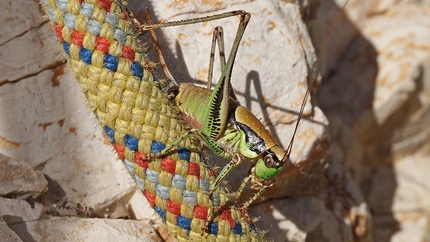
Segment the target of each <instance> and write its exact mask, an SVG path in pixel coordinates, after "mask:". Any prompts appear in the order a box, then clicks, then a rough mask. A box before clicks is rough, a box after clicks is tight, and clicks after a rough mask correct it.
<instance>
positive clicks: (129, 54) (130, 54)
mask: <svg viewBox="0 0 430 242" xmlns="http://www.w3.org/2000/svg"><path fill="white" fill-rule="evenodd" d="M122 56H123V57H124V58H127V59H129V60H131V61H134V50H133V49H132V48H130V47H128V46H124V48H122Z"/></svg>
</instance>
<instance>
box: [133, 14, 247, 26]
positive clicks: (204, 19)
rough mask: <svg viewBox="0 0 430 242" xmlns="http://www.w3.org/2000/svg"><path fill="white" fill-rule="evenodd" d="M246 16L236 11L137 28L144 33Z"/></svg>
mask: <svg viewBox="0 0 430 242" xmlns="http://www.w3.org/2000/svg"><path fill="white" fill-rule="evenodd" d="M246 14H248V13H247V12H245V11H243V10H236V11H231V12H226V13H221V14H215V15H211V16H204V17H197V18H191V19H182V20H174V21H164V22H159V23H155V24H143V25H141V26H140V27H139V28H140V30H141V31H146V30H150V29H159V28H165V27H172V26H181V25H188V24H195V23H202V22H209V21H213V20H217V19H223V18H228V17H232V16H243V15H246Z"/></svg>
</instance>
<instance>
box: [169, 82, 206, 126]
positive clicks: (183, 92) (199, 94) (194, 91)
mask: <svg viewBox="0 0 430 242" xmlns="http://www.w3.org/2000/svg"><path fill="white" fill-rule="evenodd" d="M211 93H212V90H209V89H206V88H203V87H198V86H194V85H193V84H190V83H185V84H181V85H180V86H179V93H178V95H177V96H176V98H175V102H176V105H177V106H178V107H179V110H180V111H181V112H182V113H183V114H184V115H185V116H187V117H184V119H185V121H186V122H187V123H189V124H190V125H191V126H192V127H193V128H197V129H200V128H201V122H202V120H203V119H204V116H205V115H206V112H205V110H207V105H208V100H209V97H210V95H211Z"/></svg>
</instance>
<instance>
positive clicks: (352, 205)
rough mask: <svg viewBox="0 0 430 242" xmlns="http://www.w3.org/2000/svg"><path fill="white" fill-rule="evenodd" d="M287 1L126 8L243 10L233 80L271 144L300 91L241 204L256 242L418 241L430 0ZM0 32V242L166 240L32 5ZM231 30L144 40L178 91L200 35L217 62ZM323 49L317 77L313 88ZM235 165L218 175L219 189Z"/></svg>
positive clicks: (202, 70) (199, 77) (425, 225)
mask: <svg viewBox="0 0 430 242" xmlns="http://www.w3.org/2000/svg"><path fill="white" fill-rule="evenodd" d="M294 3H295V5H293V4H290V3H288V2H287V1H249V0H243V1H177V0H159V1H139V0H133V1H130V4H129V9H131V10H132V11H133V12H134V13H135V16H136V17H137V18H138V19H139V20H143V19H144V15H143V14H144V9H145V7H146V6H149V7H150V9H151V11H152V15H153V18H154V19H155V21H158V20H170V19H185V18H190V17H195V16H205V15H209V14H212V13H219V12H225V11H230V10H235V9H244V10H246V11H249V12H250V13H251V14H252V18H251V22H250V24H249V25H248V28H247V30H246V33H245V36H244V40H243V41H242V44H241V47H240V49H239V53H238V57H237V60H236V65H235V69H234V72H233V82H232V84H233V87H234V88H235V90H236V91H237V94H238V96H239V99H240V101H241V103H242V104H243V105H245V106H247V107H248V108H250V109H251V110H252V111H253V112H254V113H255V114H256V115H257V116H258V117H260V118H261V119H262V120H263V122H264V123H265V124H267V125H268V128H269V129H270V130H271V131H272V132H273V133H274V135H275V137H276V138H277V139H278V140H280V142H281V143H282V144H283V145H284V147H286V146H287V145H288V144H289V142H290V139H291V136H292V131H293V129H294V125H295V121H296V119H297V112H298V110H299V108H300V104H301V100H302V98H303V95H304V92H305V90H306V88H307V87H306V83H309V81H313V80H314V82H312V83H313V84H312V86H311V89H312V98H311V103H312V104H311V103H309V104H308V105H307V106H306V109H305V116H304V119H303V120H302V122H301V124H300V126H299V129H298V133H297V135H296V138H295V141H294V148H293V152H292V155H291V159H292V160H293V165H289V166H287V167H285V169H284V170H283V171H282V173H281V174H280V175H279V176H278V181H277V183H276V184H275V186H274V187H273V188H271V189H270V190H268V191H267V192H266V193H265V194H264V195H263V197H262V198H261V199H260V200H259V201H257V202H256V203H255V205H254V206H252V207H251V209H250V212H251V214H252V215H253V216H255V217H259V221H258V226H259V227H260V228H262V229H265V230H268V233H267V235H268V237H269V238H272V239H273V240H275V241H408V242H412V241H430V222H429V221H430V217H429V214H430V196H429V194H430V192H429V191H430V182H429V181H428V180H427V179H426V178H427V176H428V175H429V174H430V154H429V141H428V140H429V135H430V130H429V129H428V128H427V127H428V126H427V123H428V122H427V120H428V119H430V116H429V114H430V112H429V110H428V109H429V108H428V107H429V100H430V97H429V95H430V75H429V68H430V41H429V40H430V18H429V17H428V13H429V12H430V1H418V0H415V1H414V0H403V1H401V0H378V1H363V0H361V1H360V0H350V1H349V2H348V4H347V5H346V7H345V9H344V11H342V6H343V4H344V1H343V0H342V1H341V0H339V1H335V2H334V1H316V0H315V1H294ZM337 19H338V20H337ZM0 22H1V23H2V31H0V60H1V61H0V153H1V155H0V167H1V168H0V214H1V216H0V238H2V241H3V240H5V239H8V240H10V241H59V240H60V241H94V240H97V241H136V240H144V241H145V240H146V241H164V240H167V241H169V240H172V238H171V236H170V235H169V234H168V233H167V232H166V231H165V228H164V227H163V225H162V223H161V222H160V221H159V220H158V218H157V216H156V215H155V214H154V212H153V211H152V210H151V209H150V208H148V205H147V204H146V201H145V199H144V198H143V196H141V195H140V194H139V192H136V187H135V185H134V184H133V181H132V179H131V178H130V177H129V175H128V174H127V173H126V171H125V169H124V168H123V165H122V164H121V162H120V161H118V160H117V159H116V155H115V153H114V151H113V149H112V148H111V146H110V144H109V141H108V139H107V138H106V137H104V136H103V134H102V132H101V129H100V127H99V126H98V125H97V121H96V120H95V117H94V115H93V114H92V113H91V112H90V111H89V109H88V108H87V106H86V105H87V104H86V102H85V99H84V97H83V95H82V94H81V93H80V90H79V86H78V84H77V83H76V81H75V80H74V78H73V74H71V73H70V70H69V68H68V67H67V65H66V63H65V61H64V58H63V54H62V53H61V49H60V47H59V45H58V44H57V43H56V37H55V35H54V33H53V31H51V30H50V27H49V22H48V21H47V20H46V19H44V18H42V14H41V11H40V9H39V6H38V3H37V1H33V0H18V1H14V0H4V1H2V7H1V8H0ZM237 23H238V21H237V18H230V19H226V20H219V21H214V22H211V23H205V24H195V25H190V26H180V27H172V28H166V29H163V30H162V31H157V33H158V35H159V39H160V45H161V47H162V50H163V54H164V55H165V57H166V59H167V64H168V66H169V68H170V70H171V72H172V74H173V75H174V76H175V78H176V79H177V81H178V82H193V83H196V84H204V81H205V80H206V75H207V71H208V61H209V53H210V50H209V49H210V41H211V35H212V30H213V28H214V27H215V26H217V25H222V26H223V27H224V31H225V35H226V48H227V51H229V49H230V46H231V43H232V41H231V39H232V38H233V36H234V33H235V30H236V28H237ZM333 26H335V28H334V30H332V29H333ZM308 30H309V32H308ZM309 33H310V35H309ZM329 35H330V36H331V37H330V40H329V41H328V44H327V45H326V46H325V44H324V43H325V41H326V39H327V36H329ZM142 40H143V41H148V36H147V34H143V36H142ZM312 46H315V48H316V50H314V49H313V47H312ZM148 47H149V51H150V52H151V48H150V47H151V46H150V45H148ZM322 50H324V55H322V56H321V57H320V58H319V60H320V63H319V67H320V70H321V77H322V78H320V77H319V76H317V77H316V78H311V77H312V67H313V66H314V62H315V61H316V60H317V57H316V56H319V55H320V54H319V53H321V52H322ZM154 60H155V58H154ZM215 68H216V69H217V67H215ZM217 76H218V75H217V74H215V79H216V77H217ZM215 158H216V157H211V162H212V163H213V164H214V165H217V166H222V165H224V164H225V162H226V161H222V160H221V161H215ZM249 165H250V164H249V162H244V164H242V165H241V167H240V168H238V169H237V170H236V171H235V172H234V173H233V174H231V175H230V176H229V177H228V180H229V183H228V185H230V186H231V189H232V190H234V188H235V186H237V185H238V184H240V181H241V180H242V179H243V177H244V176H245V175H246V174H247V171H248V169H249ZM248 194H250V193H248Z"/></svg>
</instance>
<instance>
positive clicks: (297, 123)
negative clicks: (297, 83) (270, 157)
mask: <svg viewBox="0 0 430 242" xmlns="http://www.w3.org/2000/svg"><path fill="white" fill-rule="evenodd" d="M348 2H349V0H347V1H346V2H345V3H344V4H343V7H342V9H341V10H342V11H341V12H340V13H339V14H338V16H337V18H336V21H335V22H334V25H333V26H332V27H331V29H330V32H329V34H328V36H327V39H326V40H325V42H324V45H323V49H322V50H321V52H320V54H319V55H318V59H317V61H316V62H315V65H314V67H313V69H312V74H311V79H310V81H309V84H308V89H307V90H306V94H305V97H304V98H303V101H302V105H301V107H300V111H299V114H298V116H297V122H296V125H295V127H294V132H293V136H292V137H291V141H290V144H289V145H288V147H287V151H286V153H285V155H286V156H287V157H288V158H289V157H290V154H291V151H292V149H293V143H294V138H295V136H296V133H297V129H298V127H299V124H300V121H301V120H302V118H303V111H304V109H305V106H306V102H307V101H308V99H309V96H310V93H311V91H310V90H311V88H312V86H313V84H314V81H315V79H316V77H317V74H318V67H319V65H320V62H321V57H322V56H323V55H324V53H325V50H326V49H327V46H328V43H329V41H330V39H331V37H332V35H333V32H334V30H335V28H336V26H337V24H338V22H339V20H340V18H341V17H342V15H343V10H344V9H345V7H346V4H348Z"/></svg>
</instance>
